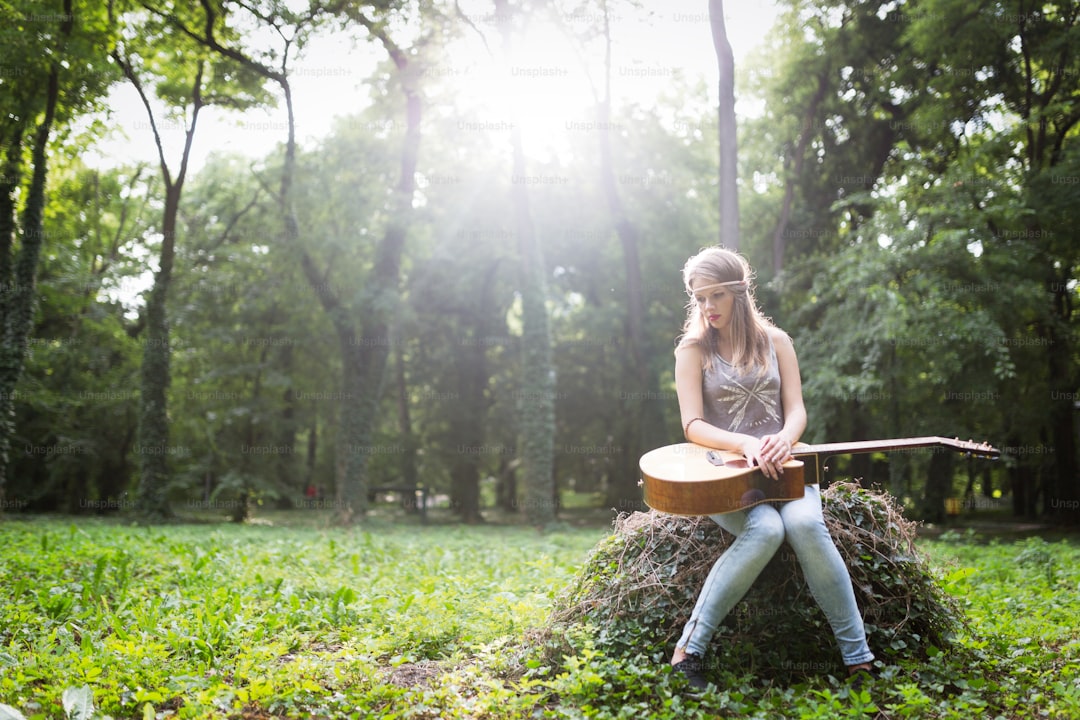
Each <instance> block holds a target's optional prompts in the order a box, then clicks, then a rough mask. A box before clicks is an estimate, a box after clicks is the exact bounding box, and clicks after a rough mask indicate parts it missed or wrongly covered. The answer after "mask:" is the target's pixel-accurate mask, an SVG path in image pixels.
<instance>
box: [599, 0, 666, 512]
mask: <svg viewBox="0 0 1080 720" xmlns="http://www.w3.org/2000/svg"><path fill="white" fill-rule="evenodd" d="M603 15H604V81H605V82H604V97H603V99H602V100H601V102H600V103H599V118H598V120H599V127H600V136H599V141H600V181H601V185H602V186H603V188H604V196H605V198H606V199H607V205H608V212H609V213H610V215H611V219H612V223H613V224H614V226H615V233H616V235H618V237H619V242H620V244H621V245H622V251H623V267H624V270H625V273H626V326H627V333H626V338H627V344H628V346H629V350H630V352H629V353H628V354H627V355H626V356H625V360H626V363H627V364H628V365H629V370H630V373H629V376H630V377H632V378H633V379H634V382H635V389H634V390H633V391H632V392H627V393H623V394H622V396H623V397H624V398H625V400H624V401H623V403H622V404H623V408H622V410H623V412H622V417H623V418H624V419H625V421H626V422H627V423H628V425H629V427H628V428H627V431H626V433H625V434H624V435H623V437H624V438H625V439H626V441H627V442H626V444H624V445H623V448H622V450H623V453H622V454H623V462H622V463H620V464H621V465H622V469H621V471H617V472H616V474H615V477H614V480H613V482H611V483H610V484H609V485H608V488H607V504H608V505H610V506H612V507H616V508H619V509H620V510H626V511H630V510H640V509H643V507H644V506H643V503H642V499H641V490H640V489H639V488H638V484H637V483H638V472H637V460H638V458H640V457H641V456H642V455H643V454H644V453H645V452H647V451H648V450H651V449H653V448H655V447H658V446H660V445H663V444H664V442H665V441H666V439H667V433H666V432H665V430H664V414H663V411H662V409H661V405H660V402H661V401H660V380H659V378H658V377H657V376H656V374H655V373H653V372H652V371H651V368H650V366H649V359H650V358H651V357H652V350H651V348H650V346H649V341H648V336H647V334H646V332H645V299H644V293H643V292H642V280H641V259H640V256H639V252H638V249H639V247H640V242H639V241H640V234H639V233H638V229H637V226H635V225H634V223H633V222H631V220H630V218H629V216H628V215H627V212H626V206H625V205H624V204H623V201H622V197H621V196H620V194H619V188H618V185H617V184H616V172H615V162H614V159H613V156H612V148H611V132H610V127H611V29H610V25H609V22H608V8H607V2H604V3H603Z"/></svg>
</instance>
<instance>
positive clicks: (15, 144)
mask: <svg viewBox="0 0 1080 720" xmlns="http://www.w3.org/2000/svg"><path fill="white" fill-rule="evenodd" d="M63 18H64V19H63V20H62V21H61V22H60V34H61V36H63V37H64V38H65V39H66V38H67V37H68V36H69V35H71V32H72V29H73V25H74V15H73V13H72V0H64V15H63ZM59 98H60V61H59V60H54V61H53V62H52V63H51V65H50V67H49V77H48V79H47V80H46V85H45V114H44V116H43V117H42V120H41V123H40V124H39V125H38V127H37V132H36V134H35V135H34V145H33V147H32V148H31V163H32V166H33V170H32V171H31V175H30V188H29V192H28V193H27V196H26V206H25V210H24V211H23V233H22V242H21V244H20V246H19V253H18V256H17V257H16V258H14V262H12V257H11V252H12V249H13V247H14V245H15V242H14V240H15V190H16V189H17V188H18V184H19V175H20V172H19V169H20V167H21V161H20V158H19V155H20V154H21V153H22V132H23V131H22V129H21V128H20V129H18V130H17V131H16V132H15V135H14V137H13V139H12V143H11V144H10V145H8V146H7V147H6V148H5V151H6V157H5V164H4V170H5V173H6V172H7V171H8V170H11V171H13V172H12V176H11V177H5V178H4V186H3V187H2V188H0V189H2V190H3V191H4V192H3V200H2V201H0V223H3V225H2V226H0V243H2V245H0V250H2V251H3V253H2V256H3V257H2V260H0V271H3V273H4V274H3V276H0V283H2V287H0V322H2V323H3V327H2V332H3V337H2V338H0V514H2V513H3V510H2V508H3V500H4V489H5V487H6V485H7V476H8V469H9V467H10V460H11V458H10V453H11V438H12V435H13V434H14V431H15V426H14V414H15V389H16V388H17V387H18V383H19V378H20V377H21V376H22V371H23V367H24V365H25V362H26V347H27V342H28V340H29V338H30V330H31V328H32V327H33V322H34V304H35V302H36V300H37V297H36V292H35V288H36V283H37V267H38V258H40V257H41V247H42V245H43V244H44V240H45V179H46V175H47V171H48V157H47V151H48V147H49V137H50V135H51V133H52V125H53V120H54V119H55V117H56V109H57V105H58V102H59ZM31 116H32V115H31Z"/></svg>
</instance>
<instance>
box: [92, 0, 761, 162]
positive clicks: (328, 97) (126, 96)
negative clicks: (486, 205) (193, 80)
mask: <svg viewBox="0 0 1080 720" xmlns="http://www.w3.org/2000/svg"><path fill="white" fill-rule="evenodd" d="M461 5H462V7H463V9H464V11H465V13H466V14H467V15H468V16H469V17H470V19H472V20H473V22H474V23H475V24H476V25H477V27H478V28H479V29H480V30H481V31H483V32H484V34H485V35H486V36H487V38H488V43H489V44H490V45H491V47H492V49H493V50H495V51H496V52H498V51H499V49H500V47H501V43H500V41H499V37H498V33H497V30H496V27H495V24H494V21H493V18H492V8H493V3H492V2H491V0H463V1H462V2H461ZM612 5H616V3H612ZM654 8H655V9H651V8H650V9H641V10H632V11H631V10H613V15H612V20H611V24H612V36H613V42H614V48H613V57H612V64H613V69H612V92H613V94H614V95H615V96H616V104H618V99H619V98H620V97H621V98H625V99H629V100H634V101H638V102H643V103H647V102H651V101H653V100H654V99H655V98H656V97H657V95H658V94H659V93H660V92H661V91H662V90H663V89H664V88H665V87H666V86H667V85H669V84H670V82H671V80H672V78H673V77H674V76H675V75H676V74H681V75H682V76H683V77H685V78H686V79H687V80H690V81H692V80H693V79H694V78H699V77H700V78H704V79H705V80H706V82H707V86H708V87H709V89H710V90H709V92H710V93H711V94H710V98H709V100H710V102H711V103H714V102H715V92H716V89H715V85H716V55H715V51H714V49H713V43H712V35H711V32H710V30H709V20H708V0H665V1H664V2H663V4H661V3H654ZM775 12H776V10H775V6H774V3H773V0H734V1H733V0H728V2H727V3H725V17H726V20H727V33H728V38H729V40H730V41H731V44H732V47H733V50H734V53H735V61H736V64H737V65H738V63H739V62H740V61H741V60H742V59H743V58H745V57H746V56H747V55H748V53H749V52H750V51H752V50H754V49H756V48H757V47H758V46H759V45H760V44H761V42H762V40H763V38H764V37H765V34H766V32H767V31H768V30H769V28H770V27H771V26H772V22H773V20H774V17H775ZM564 20H565V21H566V22H567V23H568V24H569V25H570V26H571V27H578V28H580V27H582V26H584V25H586V24H587V23H590V22H592V21H595V18H589V17H584V16H571V17H568V18H565V19H564ZM471 37H472V38H473V39H472V40H471V41H470V42H468V44H467V45H466V46H463V47H462V48H461V50H455V51H454V53H453V54H452V56H448V57H447V58H446V60H445V62H440V63H439V64H438V65H436V66H435V67H434V68H433V69H432V71H431V72H432V73H434V74H437V75H438V77H439V78H440V79H443V80H445V81H446V82H451V83H460V90H461V92H462V93H464V94H466V95H469V94H476V95H478V96H479V97H481V98H482V97H483V95H484V93H487V94H488V95H492V96H503V95H507V94H514V93H517V95H516V97H517V98H518V101H519V103H518V104H519V113H520V117H521V118H522V120H523V135H524V137H525V142H526V143H527V144H528V143H529V142H530V134H531V135H532V137H534V138H542V137H544V136H545V134H546V133H547V132H548V131H550V130H551V129H552V128H558V127H561V126H567V127H569V125H568V123H575V122H586V121H588V120H590V119H591V114H590V110H589V109H588V108H589V107H590V104H591V99H590V98H591V95H590V91H589V83H588V79H587V77H586V75H585V73H584V71H583V70H582V68H581V64H580V62H579V61H578V59H577V57H576V56H575V54H574V52H573V49H572V48H571V47H570V46H569V45H568V44H567V42H566V41H565V39H563V37H562V36H561V35H560V34H559V33H558V32H556V31H555V30H554V28H553V26H551V25H538V26H536V27H535V28H533V31H532V32H531V33H530V34H529V35H528V36H527V37H525V38H522V39H521V41H520V42H519V44H518V48H517V49H518V53H519V54H518V56H517V57H516V58H515V60H514V61H513V63H512V65H511V68H510V71H511V72H510V73H507V72H506V67H505V65H504V66H502V69H501V71H496V70H495V68H496V67H498V66H497V65H496V64H494V63H492V62H490V61H489V60H488V59H487V56H486V54H485V52H486V51H485V50H484V49H483V46H482V45H481V44H480V43H479V42H478V41H477V40H475V35H473V36H471ZM383 57H384V53H383V51H382V49H381V48H380V47H377V46H376V45H375V44H374V43H371V42H366V41H361V43H360V44H358V45H357V46H355V47H354V45H353V42H352V41H350V40H348V39H346V38H345V37H344V36H341V35H338V36H329V37H326V38H322V39H319V40H316V41H315V42H313V43H312V44H311V46H310V48H309V49H308V50H307V51H306V53H305V55H304V56H303V57H302V58H301V59H300V60H299V61H298V62H297V63H296V65H295V70H294V71H293V75H292V78H293V80H292V87H293V94H294V107H295V111H296V116H297V138H298V140H299V141H300V142H301V143H304V144H306V143H309V142H312V141H314V140H317V139H318V138H320V137H323V136H325V135H326V134H327V133H328V132H329V130H330V127H331V125H332V122H333V119H334V118H335V117H337V116H343V115H350V114H353V113H356V112H358V111H359V110H361V109H362V108H363V107H364V106H365V105H366V104H367V102H368V95H367V89H366V88H365V86H364V81H365V79H366V78H367V77H368V76H369V74H370V71H371V69H372V68H373V67H374V63H375V61H377V60H381V59H382V58H383ZM598 71H599V66H597V69H596V70H595V72H598ZM500 72H501V75H500V74H498V73H500ZM598 79H599V78H597V80H598ZM493 91H494V92H493ZM738 92H739V89H738V88H736V97H738ZM480 102H483V100H482V99H481V100H480ZM110 107H111V108H112V112H113V121H112V122H113V123H114V124H116V125H118V126H120V127H122V128H124V132H125V133H126V136H127V137H126V138H124V137H117V138H113V139H111V140H108V141H104V142H102V143H101V144H100V148H99V157H97V158H95V157H93V156H91V157H89V158H87V160H88V162H90V163H91V164H99V163H101V164H108V165H111V164H120V163H125V162H134V161H139V160H142V161H150V162H154V161H156V157H157V156H156V151H155V149H154V145H153V136H152V135H151V133H150V130H149V124H148V122H147V119H146V114H145V111H144V110H143V108H142V105H141V104H140V102H139V100H138V97H137V95H136V94H135V92H134V90H133V89H132V88H131V87H130V85H128V84H126V83H125V84H123V85H121V86H118V87H117V88H116V89H115V90H114V92H113V94H112V96H111V102H110ZM736 110H737V111H738V112H740V113H741V112H744V111H745V107H740V106H739V105H738V103H737V107H736ZM285 128H286V124H285V112H284V109H283V108H275V109H270V110H259V111H252V112H250V113H247V114H245V115H239V114H237V113H234V112H233V113H229V112H225V111H222V110H219V109H217V108H214V107H210V108H206V109H204V111H203V113H202V115H201V116H200V120H199V127H198V129H197V131H196V134H195V145H194V147H193V159H192V161H193V169H194V170H197V169H198V167H200V166H201V165H202V164H203V162H204V161H205V159H206V157H207V155H208V154H210V153H212V152H214V151H215V150H223V149H225V150H229V151H233V152H241V153H244V154H246V155H250V156H252V157H253V158H255V157H262V156H264V155H266V154H267V153H268V152H270V151H271V150H272V149H273V147H274V146H275V145H276V144H278V143H280V142H282V141H283V140H284V138H285ZM164 134H165V135H166V137H167V140H166V142H167V155H166V159H167V160H168V162H169V164H170V167H172V168H174V170H175V168H176V167H177V166H178V164H179V152H180V147H181V143H182V135H183V132H182V128H180V127H179V124H171V125H170V124H167V125H166V126H165V128H164ZM534 142H538V140H534Z"/></svg>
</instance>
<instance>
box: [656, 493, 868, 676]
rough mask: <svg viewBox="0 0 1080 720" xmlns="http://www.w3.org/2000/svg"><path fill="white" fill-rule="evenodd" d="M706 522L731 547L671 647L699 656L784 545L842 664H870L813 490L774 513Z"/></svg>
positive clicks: (843, 569) (760, 509)
mask: <svg viewBox="0 0 1080 720" xmlns="http://www.w3.org/2000/svg"><path fill="white" fill-rule="evenodd" d="M710 517H711V518H712V519H713V521H715V522H716V524H718V525H719V526H720V527H722V528H724V529H725V530H727V531H728V532H729V533H731V534H732V535H734V536H735V541H734V542H733V543H731V546H730V547H728V549H727V550H725V551H724V554H723V555H721V556H720V557H719V558H717V560H716V563H715V564H713V567H712V570H710V571H709V576H708V577H707V578H705V584H704V585H703V586H702V588H701V594H699V595H698V600H697V604H696V605H695V606H694V611H693V613H691V615H690V620H689V621H687V623H686V627H685V628H684V629H683V634H682V638H680V640H679V642H678V645H677V647H681V648H685V649H686V651H687V652H690V653H696V654H698V655H704V654H705V650H706V649H707V648H708V646H709V641H710V640H711V639H712V636H713V633H715V632H716V628H717V626H718V625H719V624H720V623H721V622H722V621H723V620H724V618H725V617H726V616H727V614H728V613H729V612H730V611H731V609H732V608H733V607H735V604H736V603H738V602H739V600H741V599H742V597H743V595H745V594H746V591H747V590H749V589H750V586H751V585H752V584H753V583H754V580H755V579H756V578H757V576H758V575H759V574H760V573H761V571H762V570H763V569H764V568H765V566H766V565H767V564H768V563H769V559H770V558H772V556H773V555H774V554H775V553H776V550H777V548H779V547H780V543H782V542H783V541H784V540H785V539H786V540H787V541H788V544H789V545H790V546H791V549H792V550H794V551H795V555H796V557H798V559H799V565H800V566H801V567H802V571H803V576H804V577H805V578H806V584H807V585H808V586H809V587H810V592H811V593H813V595H814V599H815V600H817V603H818V605H820V606H821V609H822V610H823V611H824V612H825V617H826V618H827V619H828V621H829V625H830V626H831V627H832V630H833V634H834V635H835V636H836V642H837V644H838V645H839V646H840V655H841V657H843V659H844V664H845V665H858V664H859V663H864V662H870V661H871V660H873V659H874V654H873V653H872V652H870V647H869V646H868V645H867V643H866V630H865V628H864V627H863V621H862V616H861V615H860V614H859V606H858V605H857V604H856V603H855V592H854V590H852V587H851V576H850V575H849V574H848V570H847V566H846V565H844V560H843V558H841V557H840V552H839V551H838V550H837V549H836V545H834V544H833V540H832V537H831V536H830V535H829V531H828V529H826V527H825V519H824V517H822V514H821V494H820V492H819V491H818V486H817V485H807V486H806V494H805V495H804V496H803V497H802V499H800V500H792V501H791V502H786V503H778V504H777V506H775V507H774V506H773V505H771V504H768V503H763V504H761V505H756V506H754V507H752V508H750V509H749V510H745V511H738V512H732V513H724V514H723V515H711V516H710Z"/></svg>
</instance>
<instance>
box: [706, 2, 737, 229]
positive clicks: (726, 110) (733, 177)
mask: <svg viewBox="0 0 1080 720" xmlns="http://www.w3.org/2000/svg"><path fill="white" fill-rule="evenodd" d="M709 26H710V28H711V29H712V37H713V45H714V46H715V47H716V65H717V69H718V70H719V79H718V81H717V87H718V88H719V91H720V99H719V103H718V105H717V113H718V117H719V119H720V184H719V188H720V242H721V243H722V244H723V245H725V246H726V247H728V248H730V249H731V250H738V249H739V246H740V244H741V240H740V237H739V186H738V174H739V171H738V167H739V166H738V143H737V140H736V138H737V129H736V124H735V56H734V53H733V52H732V50H731V43H730V42H729V41H728V38H727V27H726V23H725V22H724V0H709Z"/></svg>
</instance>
